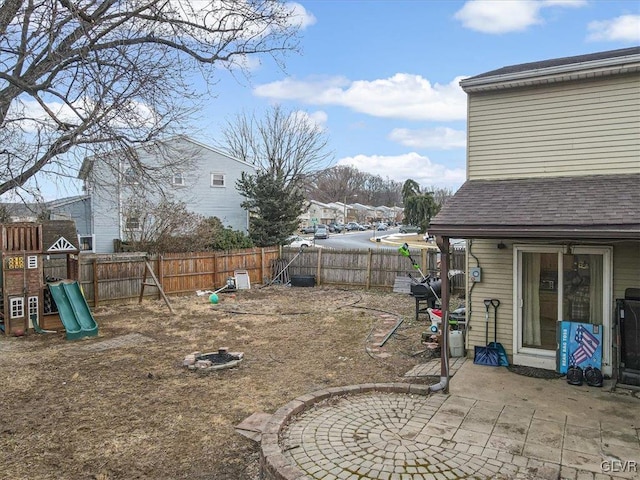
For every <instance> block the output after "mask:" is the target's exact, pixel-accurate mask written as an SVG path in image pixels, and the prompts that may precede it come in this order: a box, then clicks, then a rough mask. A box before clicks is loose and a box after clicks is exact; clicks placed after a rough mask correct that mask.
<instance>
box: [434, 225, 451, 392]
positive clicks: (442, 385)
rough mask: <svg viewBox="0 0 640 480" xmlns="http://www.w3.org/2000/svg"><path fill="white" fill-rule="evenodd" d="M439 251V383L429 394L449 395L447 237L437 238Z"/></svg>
mask: <svg viewBox="0 0 640 480" xmlns="http://www.w3.org/2000/svg"><path fill="white" fill-rule="evenodd" d="M436 243H437V244H438V248H439V249H440V280H441V282H442V283H441V286H442V288H441V300H440V302H441V307H442V322H441V323H440V325H441V327H440V328H441V330H442V345H440V382H439V383H436V384H435V385H429V391H430V392H439V391H442V392H443V393H449V237H437V239H436Z"/></svg>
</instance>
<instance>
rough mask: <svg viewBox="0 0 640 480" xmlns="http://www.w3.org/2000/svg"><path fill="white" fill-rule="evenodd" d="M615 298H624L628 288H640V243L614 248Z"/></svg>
mask: <svg viewBox="0 0 640 480" xmlns="http://www.w3.org/2000/svg"><path fill="white" fill-rule="evenodd" d="M613 272H614V274H613V298H614V300H615V299H616V298H624V291H625V290H626V289H627V288H640V242H624V243H617V244H615V245H614V246H613Z"/></svg>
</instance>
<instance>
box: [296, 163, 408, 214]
mask: <svg viewBox="0 0 640 480" xmlns="http://www.w3.org/2000/svg"><path fill="white" fill-rule="evenodd" d="M401 189H402V184H401V183H400V182H395V181H393V180H389V179H387V180H385V179H383V178H382V177H380V176H379V175H372V174H370V173H366V172H361V171H359V170H358V169H357V168H355V167H351V166H345V165H339V166H335V167H331V168H328V169H326V170H322V171H320V172H318V173H317V174H315V175H314V176H313V177H312V179H311V180H310V181H309V184H308V187H307V195H308V197H309V198H312V199H313V200H318V201H319V202H327V203H329V202H345V201H347V200H348V202H347V203H351V202H352V201H355V200H354V199H357V201H358V202H359V203H365V204H370V205H387V206H393V205H399V204H401V203H402V195H401Z"/></svg>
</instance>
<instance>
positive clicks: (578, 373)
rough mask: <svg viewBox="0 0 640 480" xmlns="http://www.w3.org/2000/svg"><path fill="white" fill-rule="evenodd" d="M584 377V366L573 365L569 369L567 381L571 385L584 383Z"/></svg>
mask: <svg viewBox="0 0 640 480" xmlns="http://www.w3.org/2000/svg"><path fill="white" fill-rule="evenodd" d="M583 378H584V376H583V374H582V368H580V367H576V366H574V365H571V366H570V367H569V370H567V383H568V384H569V385H582V380H583Z"/></svg>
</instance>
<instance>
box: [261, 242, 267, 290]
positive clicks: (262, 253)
mask: <svg viewBox="0 0 640 480" xmlns="http://www.w3.org/2000/svg"><path fill="white" fill-rule="evenodd" d="M264 271H265V266H264V247H262V248H260V281H261V282H262V283H267V282H265V278H264Z"/></svg>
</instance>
